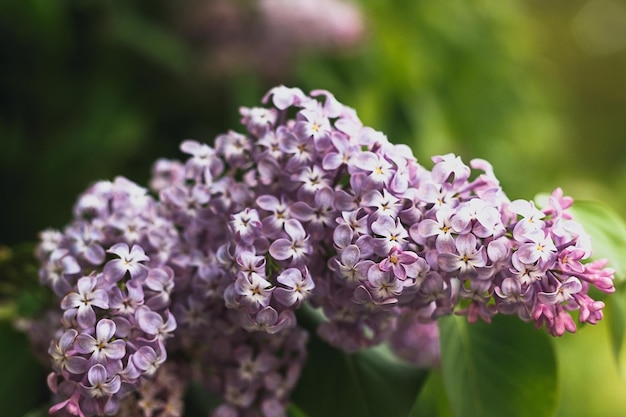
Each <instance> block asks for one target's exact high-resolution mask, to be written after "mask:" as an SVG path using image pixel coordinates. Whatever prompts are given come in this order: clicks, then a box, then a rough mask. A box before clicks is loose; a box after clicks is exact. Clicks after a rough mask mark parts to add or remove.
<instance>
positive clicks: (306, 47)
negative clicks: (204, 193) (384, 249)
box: [0, 0, 626, 417]
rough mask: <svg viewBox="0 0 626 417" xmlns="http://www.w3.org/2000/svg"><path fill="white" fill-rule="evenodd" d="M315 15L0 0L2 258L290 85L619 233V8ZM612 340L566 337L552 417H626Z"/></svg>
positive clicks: (491, 4)
mask: <svg viewBox="0 0 626 417" xmlns="http://www.w3.org/2000/svg"><path fill="white" fill-rule="evenodd" d="M319 1H320V3H317V6H315V7H313V8H312V9H311V7H309V8H308V9H307V8H306V7H301V8H300V9H298V7H299V6H298V5H299V4H304V3H307V2H306V1H305V0H298V1H296V0H292V2H291V5H290V6H289V7H287V6H286V5H287V4H288V3H289V2H288V1H280V0H274V1H269V0H266V1H263V0H258V1H254V0H239V1H235V0H232V1H228V0H211V1H201V0H185V1H177V2H168V1H164V0H150V1H147V0H146V1H138V0H136V1H123V2H122V1H104V0H80V1H79V0H75V1H73V0H67V1H51V0H3V1H1V2H0V214H1V215H0V246H2V245H5V246H14V245H17V244H19V243H22V242H33V241H35V240H36V238H37V232H38V231H40V230H42V229H44V228H46V227H56V228H60V227H62V226H63V225H64V224H65V223H67V222H68V221H69V218H70V216H71V207H72V204H73V202H74V201H75V199H76V196H77V195H78V194H79V193H80V192H81V191H83V190H84V189H85V188H86V187H87V186H88V185H89V184H90V183H92V182H93V181H96V180H99V179H105V178H107V179H111V178H113V177H115V176H117V175H124V176H127V177H129V178H130V179H132V180H134V181H136V182H139V183H142V184H146V181H147V179H148V177H149V170H150V166H151V164H152V162H153V161H154V160H155V159H156V158H159V157H168V158H181V157H182V155H181V154H180V152H179V150H178V144H179V143H180V142H181V141H182V140H184V139H187V138H194V139H197V140H203V141H211V140H212V138H213V137H215V135H217V134H218V133H221V132H223V131H226V130H227V129H239V114H238V107H239V106H240V105H248V106H252V105H256V104H258V103H259V101H260V98H261V97H262V96H263V94H264V93H265V92H266V91H267V90H268V89H269V88H271V87H272V86H274V85H277V84H285V85H288V86H298V87H300V88H302V89H303V90H305V91H308V90H311V89H314V88H326V89H328V90H330V91H332V92H333V93H334V94H335V95H336V96H337V98H338V99H339V100H340V101H342V102H343V103H346V104H348V105H350V106H351V107H353V108H355V109H356V110H357V112H358V113H359V115H360V117H361V119H362V120H363V121H364V123H365V124H367V125H370V126H372V127H374V128H376V129H378V130H381V131H383V132H385V133H386V134H387V135H388V136H389V138H390V140H391V141H393V142H404V143H407V144H410V145H411V146H412V147H413V149H414V151H415V153H416V155H417V157H418V159H419V160H420V161H422V162H423V163H424V164H425V165H426V166H430V157H431V156H433V155H435V154H440V153H448V152H454V153H457V154H459V155H460V156H462V157H463V159H464V160H465V161H469V160H470V159H472V158H484V159H487V160H488V161H490V162H491V163H492V164H493V166H494V168H495V172H496V175H497V176H498V177H499V178H500V180H501V182H502V185H503V188H504V189H505V191H506V192H507V194H508V195H509V196H510V197H511V198H520V197H524V198H532V197H533V196H534V195H535V194H536V193H540V192H550V191H551V190H552V189H553V188H555V187H557V186H560V187H562V188H563V189H564V190H565V193H566V194H568V195H571V196H573V197H575V198H576V199H596V200H602V201H604V202H606V203H607V204H608V205H609V206H611V207H613V208H614V209H615V210H617V211H618V213H620V214H621V215H622V217H626V187H625V186H624V185H625V184H626V157H625V156H624V155H625V151H626V117H625V115H624V113H625V112H626V2H624V1H622V0H567V1H565V0H550V1H539V0H527V1H521V0H507V1H502V0H448V1H434V0H396V1H393V2H390V1H388V0H362V1H361V2H358V3H351V4H348V5H346V4H341V5H336V4H335V3H337V2H335V1H330V0H325V1H324V2H323V5H322V3H321V0H319ZM313 3H315V2H313ZM333 7H339V8H338V9H333ZM306 13H309V15H306ZM311 14H312V16H311ZM337 16H339V17H337ZM298 19H299V20H298ZM337 19H339V21H338V22H337ZM294 22H295V23H294ZM0 279H2V278H0ZM606 333H607V332H606V329H605V328H604V327H603V325H602V324H600V325H598V326H597V327H595V328H593V329H592V328H584V329H582V331H580V334H578V335H576V336H574V337H566V338H563V339H559V340H556V341H555V345H556V346H557V351H558V352H559V361H560V362H561V363H560V365H561V368H560V369H561V371H560V372H561V375H560V376H561V384H562V393H563V394H562V400H561V405H560V409H559V416H563V417H565V416H567V417H571V416H589V415H594V416H623V415H626V382H625V380H624V378H623V377H622V376H621V375H620V373H621V374H622V375H623V372H621V371H620V369H619V366H618V365H617V364H615V363H614V361H613V359H612V357H611V355H610V352H609V350H610V349H609V347H608V345H609V344H608V341H607V335H606ZM622 362H623V361H622ZM5 382H6V381H5Z"/></svg>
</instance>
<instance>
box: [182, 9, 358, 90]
mask: <svg viewBox="0 0 626 417" xmlns="http://www.w3.org/2000/svg"><path fill="white" fill-rule="evenodd" d="M320 11H323V13H320ZM178 25H179V26H180V29H181V31H182V32H183V34H184V35H185V38H186V39H189V40H190V41H191V42H192V44H194V45H196V47H198V50H199V52H200V54H201V61H202V65H203V67H204V68H205V69H206V71H207V72H208V74H210V76H211V77H213V78H216V79H217V78H219V77H224V76H228V74H232V73H239V72H246V73H254V74H256V75H257V76H259V77H261V78H262V79H265V80H277V81H283V80H284V79H285V78H286V77H289V75H290V73H291V71H292V69H293V65H294V64H295V60H297V58H298V57H299V56H301V55H303V54H310V53H311V52H320V51H323V52H326V53H331V54H332V53H337V52H340V51H341V50H344V49H347V48H351V47H354V46H355V45H356V44H358V43H359V42H360V41H362V40H363V36H364V34H365V21H364V16H363V13H362V11H361V8H360V7H359V5H358V4H357V3H355V2H351V1H347V0H317V1H316V0H259V1H243V0H238V1H228V0H217V1H200V0H196V1H192V2H189V4H187V5H186V6H185V7H184V8H183V9H182V10H181V11H180V17H179V21H178Z"/></svg>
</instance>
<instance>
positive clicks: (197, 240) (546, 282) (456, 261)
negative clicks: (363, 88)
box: [37, 86, 614, 417]
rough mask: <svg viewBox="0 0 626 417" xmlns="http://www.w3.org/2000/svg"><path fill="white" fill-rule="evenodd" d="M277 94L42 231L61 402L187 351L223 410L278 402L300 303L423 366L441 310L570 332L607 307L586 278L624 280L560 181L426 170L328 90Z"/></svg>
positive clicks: (100, 394) (106, 187)
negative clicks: (596, 253)
mask: <svg viewBox="0 0 626 417" xmlns="http://www.w3.org/2000/svg"><path fill="white" fill-rule="evenodd" d="M263 102H264V104H265V105H266V106H265V107H254V108H242V109H241V115H242V124H243V126H244V128H245V129H246V130H247V131H246V132H245V133H237V132H235V131H230V132H228V133H226V134H224V135H220V136H218V137H217V138H216V146H215V148H213V147H212V146H210V145H208V144H201V143H199V142H196V141H193V140H186V141H184V142H183V143H182V144H181V150H182V151H183V152H184V153H186V154H188V155H189V157H188V159H187V160H186V161H183V162H177V161H166V160H159V161H157V163H156V164H155V166H154V177H153V179H152V181H151V184H152V185H153V186H154V192H155V193H157V195H158V197H157V198H153V197H151V196H150V194H149V193H148V192H147V190H145V189H143V188H141V187H139V186H138V185H136V184H134V183H132V182H130V181H129V180H126V179H123V178H118V179H116V180H115V181H113V182H99V183H97V184H95V185H94V186H92V187H91V188H90V189H89V190H88V191H87V192H86V193H84V194H83V195H82V196H81V197H80V198H79V202H78V203H77V205H76V207H75V210H74V214H75V220H74V222H73V223H72V224H70V225H69V226H68V227H67V228H66V230H64V231H63V232H59V233H55V232H53V231H46V232H45V233H44V234H42V243H41V245H40V247H39V248H38V250H37V254H38V256H39V259H40V261H41V265H42V267H41V277H42V278H41V279H42V283H43V284H45V285H48V286H49V287H50V288H51V289H52V290H53V291H54V292H55V294H56V295H57V296H58V297H59V300H60V307H61V309H62V310H63V311H64V314H63V317H62V319H61V323H60V325H59V329H58V332H57V334H56V336H55V337H54V340H53V341H52V342H51V344H50V348H49V353H50V356H51V357H52V359H53V369H54V372H53V373H52V374H51V376H50V378H49V385H50V388H51V389H52V390H53V392H55V397H56V401H57V402H56V403H55V405H53V407H52V408H51V412H65V413H66V414H67V413H74V414H81V413H82V414H83V415H86V416H87V415H94V414H102V413H105V412H114V411H115V410H117V409H118V408H119V407H120V404H124V396H126V395H135V396H137V395H139V396H142V395H143V396H144V397H145V398H149V395H148V394H145V393H142V391H141V390H142V389H143V387H145V386H146V385H145V384H150V383H149V382H146V381H149V380H150V379H149V378H152V377H154V376H155V375H157V376H158V375H159V372H160V369H162V367H163V366H164V365H167V363H168V361H169V360H168V357H170V356H171V355H175V354H176V353H178V352H182V357H187V358H191V360H192V361H194V363H198V364H200V365H199V368H198V369H197V370H196V371H195V375H194V377H195V379H197V380H199V382H200V383H202V384H203V385H204V386H205V387H206V389H207V390H209V391H211V392H212V393H213V394H214V395H217V396H218V397H220V398H221V399H222V400H223V403H222V404H221V405H220V406H218V407H217V408H216V409H215V410H214V412H213V415H214V416H215V417H219V416H245V415H261V416H264V417H270V416H271V417H274V416H283V415H285V409H286V407H287V404H288V401H289V395H290V392H291V391H292V390H293V388H294V386H295V384H296V382H297V379H298V378H297V377H298V375H299V373H300V371H301V369H302V366H303V365H304V360H305V358H306V349H305V343H306V340H307V337H308V335H307V333H306V332H305V331H304V330H302V329H301V328H300V327H299V326H298V323H297V320H296V315H295V312H296V310H298V309H299V308H300V307H301V306H302V305H303V304H307V305H308V306H310V307H312V308H313V309H317V310H318V311H319V312H320V313H321V315H322V316H323V317H324V320H323V322H322V323H321V324H320V325H319V327H318V334H319V335H320V336H321V337H322V338H323V339H324V340H326V341H327V342H329V343H330V344H332V345H334V346H336V347H338V348H340V349H343V350H345V351H347V352H353V351H356V350H358V349H362V348H366V347H369V346H373V345H376V344H380V343H383V342H386V341H387V342H389V343H390V345H391V346H392V348H393V349H395V350H396V352H397V353H398V354H399V355H400V356H401V357H403V358H405V359H408V360H410V361H413V362H414V363H417V364H418V365H420V366H436V365H437V364H438V361H439V357H438V354H437V352H438V343H439V341H438V333H437V330H436V324H435V323H436V319H437V318H438V317H441V316H443V315H449V314H460V315H466V316H467V319H468V320H469V321H470V322H474V321H477V320H479V319H480V320H484V321H486V322H489V321H490V320H491V318H492V317H493V316H494V315H495V314H498V313H500V314H509V315H517V316H518V317H519V318H520V319H521V320H524V321H532V322H534V323H535V325H536V326H537V327H545V329H546V330H547V331H548V332H549V333H550V334H552V335H555V336H560V335H562V334H563V333H564V332H565V331H569V332H574V331H575V330H576V324H575V322H574V319H573V318H572V313H573V312H575V311H578V312H579V313H578V320H579V321H580V322H586V323H591V324H594V323H596V322H598V321H599V320H600V319H601V318H602V309H603V307H604V304H603V303H602V302H601V301H598V300H594V299H593V298H592V296H591V295H589V291H590V289H591V288H592V287H595V288H596V289H598V290H600V291H603V292H606V293H611V292H613V291H614V286H613V273H614V271H613V270H612V269H611V268H608V267H607V262H606V261H604V260H596V261H593V262H589V258H590V256H591V253H592V252H591V247H590V245H589V238H588V236H586V235H585V234H584V231H583V230H582V227H581V226H580V225H579V224H578V223H576V222H575V221H574V220H573V219H572V217H571V215H570V214H569V212H568V208H569V207H570V206H571V204H572V200H571V199H570V198H568V197H564V196H563V193H562V190H560V189H557V190H555V191H554V192H553V193H552V195H551V197H550V199H549V202H548V205H547V206H546V207H543V208H538V207H536V206H535V205H534V203H532V202H530V201H525V200H515V201H510V200H509V199H508V198H507V196H506V195H505V193H504V192H503V191H502V189H501V188H500V185H499V182H498V180H497V178H496V177H495V175H494V174H493V169H492V168H491V166H490V165H489V164H488V163H487V162H486V161H484V160H473V161H471V162H470V164H469V165H466V164H465V163H464V162H463V161H462V160H461V159H460V158H459V157H458V156H455V155H453V154H447V155H443V156H435V157H433V158H432V162H433V163H434V166H433V168H432V170H430V171H429V170H428V169H426V168H425V167H423V166H422V165H420V164H419V163H418V162H417V160H416V159H415V157H413V155H412V154H411V151H410V149H409V148H408V147H406V146H404V145H393V144H392V143H390V142H389V141H388V139H387V137H386V136H385V135H384V134H382V133H381V132H377V131H375V130H374V129H372V128H369V127H365V126H363V125H362V123H361V122H360V121H359V120H358V117H357V116H356V112H355V111H354V110H353V109H350V108H348V107H345V106H343V105H342V104H340V103H339V102H338V101H337V100H336V99H335V98H334V97H333V96H332V94H330V93H328V92H325V91H315V92H313V93H311V94H310V95H306V94H305V93H304V92H302V91H301V90H300V89H297V88H287V87H284V86H279V87H276V88H273V89H272V90H270V91H269V92H268V94H267V95H266V96H265V97H264V99H263ZM290 115H293V117H291V116H290ZM473 174H477V175H473ZM137 390H139V391H137ZM133 392H134V394H133ZM145 407H147V405H146V406H145ZM62 410H65V411H62ZM145 410H148V408H145ZM145 412H146V413H147V412H148V411H145Z"/></svg>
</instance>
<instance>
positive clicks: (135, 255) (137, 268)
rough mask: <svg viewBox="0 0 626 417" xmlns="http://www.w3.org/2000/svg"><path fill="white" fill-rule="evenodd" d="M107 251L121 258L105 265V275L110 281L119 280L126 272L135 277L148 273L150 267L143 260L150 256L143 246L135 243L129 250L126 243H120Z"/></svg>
mask: <svg viewBox="0 0 626 417" xmlns="http://www.w3.org/2000/svg"><path fill="white" fill-rule="evenodd" d="M107 252H109V253H112V254H115V255H117V256H119V259H112V260H110V261H109V262H107V263H106V264H105V265H104V270H103V272H104V276H105V277H106V279H107V280H108V281H109V282H112V283H113V282H118V281H119V280H121V279H122V278H123V277H124V275H125V274H126V273H129V274H130V276H131V278H133V279H142V278H145V277H146V275H147V274H148V269H147V268H146V266H145V265H144V264H143V263H142V262H146V261H148V260H150V258H149V257H148V256H147V255H146V253H145V252H144V250H143V248H142V247H141V246H139V245H133V247H132V249H130V250H129V249H128V245H127V244H126V243H118V244H115V245H113V246H111V248H110V249H109V250H108V251H107Z"/></svg>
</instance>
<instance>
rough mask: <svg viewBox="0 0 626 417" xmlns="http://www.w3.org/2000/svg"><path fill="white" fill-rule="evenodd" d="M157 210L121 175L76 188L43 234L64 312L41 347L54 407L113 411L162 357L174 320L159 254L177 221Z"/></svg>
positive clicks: (44, 256)
mask: <svg viewBox="0 0 626 417" xmlns="http://www.w3.org/2000/svg"><path fill="white" fill-rule="evenodd" d="M156 210H157V205H156V202H155V201H154V199H153V198H151V197H149V196H148V195H147V190H145V189H143V188H141V187H138V186H137V185H135V184H133V183H131V182H129V181H127V180H125V179H122V178H118V179H116V180H115V181H114V182H99V183H97V184H95V185H94V186H93V187H91V189H89V190H88V191H87V192H86V193H85V194H83V195H82V197H81V198H80V200H79V201H78V203H77V205H76V207H75V213H74V214H75V217H76V220H75V221H74V223H72V224H71V225H69V226H68V227H67V228H66V229H65V230H64V231H63V233H60V232H57V231H45V232H43V233H42V241H41V243H40V245H39V247H38V253H37V254H38V256H39V258H40V261H41V265H42V266H41V268H40V279H41V282H42V284H44V285H47V286H49V287H50V288H51V289H52V290H53V291H54V293H55V294H56V295H57V296H58V297H59V299H60V303H59V305H60V309H61V311H62V318H61V323H60V325H61V327H60V328H59V329H58V332H57V334H56V336H55V337H54V338H53V340H52V342H51V343H50V347H49V349H48V353H49V355H50V357H51V358H52V368H53V370H54V372H53V373H51V374H50V376H49V378H48V385H49V386H50V389H51V390H52V391H53V392H54V393H55V394H56V397H57V398H58V402H57V403H56V404H55V405H53V406H52V408H51V409H50V411H51V413H55V412H62V413H65V414H70V415H94V414H98V415H102V414H112V413H114V412H115V411H116V410H117V408H118V406H119V401H120V399H121V398H122V397H123V396H124V395H125V394H126V393H127V392H128V391H129V390H132V389H134V387H135V386H137V385H138V384H139V383H140V381H141V380H142V379H144V378H148V377H150V376H152V375H153V374H154V373H155V371H156V370H157V369H158V367H159V366H160V364H162V363H163V362H165V360H166V357H167V353H166V348H165V342H166V339H168V338H169V337H170V336H171V335H172V333H173V331H174V329H175V328H176V320H175V318H174V316H173V315H172V314H170V311H169V307H170V294H171V292H172V288H173V286H174V271H173V270H172V269H171V268H170V267H168V266H167V265H166V264H165V263H164V262H163V261H162V259H163V258H162V256H163V255H164V254H165V250H166V247H167V242H170V243H173V241H172V239H174V238H175V237H176V230H175V229H174V228H173V225H172V223H171V222H170V221H168V220H167V219H165V218H163V217H161V216H159V215H158V213H157V211H156ZM129 245H131V246H130V247H129Z"/></svg>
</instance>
